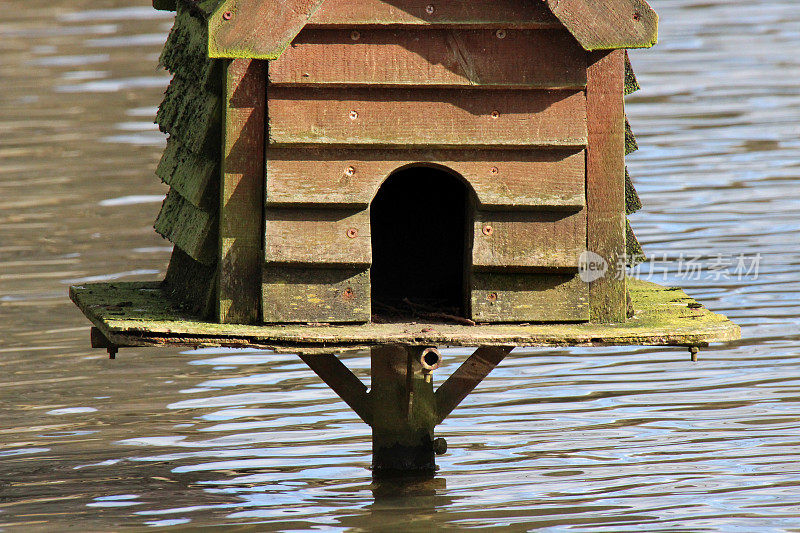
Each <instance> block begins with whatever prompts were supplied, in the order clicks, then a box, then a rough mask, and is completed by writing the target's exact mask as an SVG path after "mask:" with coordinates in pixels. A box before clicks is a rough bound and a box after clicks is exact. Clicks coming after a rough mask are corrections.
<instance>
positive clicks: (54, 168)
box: [0, 0, 800, 533]
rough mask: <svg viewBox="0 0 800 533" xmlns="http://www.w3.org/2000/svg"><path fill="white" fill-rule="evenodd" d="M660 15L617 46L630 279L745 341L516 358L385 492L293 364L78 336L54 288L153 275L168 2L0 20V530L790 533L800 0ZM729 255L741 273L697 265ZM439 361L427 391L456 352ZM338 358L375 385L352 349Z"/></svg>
mask: <svg viewBox="0 0 800 533" xmlns="http://www.w3.org/2000/svg"><path fill="white" fill-rule="evenodd" d="M652 4H653V6H654V7H655V8H656V9H657V10H658V11H659V13H660V15H661V21H662V26H661V32H660V33H661V43H660V44H659V46H658V47H657V48H656V49H654V50H652V51H634V52H632V53H631V58H632V61H633V65H634V68H635V69H636V71H637V74H638V77H639V81H640V83H641V85H642V86H643V90H642V91H640V92H638V93H636V94H634V95H631V96H629V97H628V104H629V105H628V109H627V111H628V116H629V119H630V121H631V123H632V126H633V129H634V132H636V134H637V137H638V141H639V145H640V146H641V150H640V151H639V152H637V153H635V154H633V155H632V156H630V158H629V161H628V164H629V167H630V171H631V174H632V176H633V177H634V181H635V183H636V185H637V188H638V190H639V193H640V195H641V196H642V200H643V202H644V205H645V207H644V209H643V210H642V211H641V212H639V213H637V214H635V215H633V216H632V217H631V220H632V223H633V226H634V228H635V230H636V232H637V235H638V236H639V238H640V240H641V241H642V243H643V245H644V247H645V250H646V252H648V254H649V255H650V257H651V259H653V261H651V262H650V263H649V264H647V265H645V266H643V267H642V270H641V271H640V275H642V276H643V277H647V276H651V275H652V276H653V280H654V281H658V282H660V283H667V284H675V285H680V286H683V287H685V288H686V289H687V290H688V291H689V292H690V293H691V294H692V295H693V296H695V297H697V298H698V299H700V300H701V301H703V302H704V303H705V304H706V305H707V306H708V307H710V308H712V309H714V310H716V311H719V312H722V313H725V314H727V315H729V316H730V317H731V318H733V319H734V320H735V321H736V322H737V323H739V324H741V325H742V326H743V337H744V339H743V340H742V341H741V342H738V343H734V344H731V345H728V346H725V347H712V348H709V349H707V350H703V351H702V352H701V354H700V355H701V360H700V362H699V363H697V364H691V363H690V362H689V358H688V354H686V353H684V352H683V351H679V350H664V349H661V348H650V347H640V348H615V349H551V350H516V351H514V352H513V353H512V354H511V355H510V356H509V357H508V359H507V360H506V361H504V363H503V364H502V365H501V366H500V367H499V368H498V369H497V370H496V371H495V372H494V373H493V374H491V376H490V377H489V378H488V379H487V380H486V381H485V382H484V383H483V384H482V385H481V386H480V387H479V388H478V390H477V391H476V392H475V393H474V394H473V395H471V396H469V397H468V398H467V400H466V401H465V402H464V403H463V404H462V406H461V407H459V409H458V410H456V411H455V412H454V413H453V415H452V417H451V418H449V419H448V420H446V421H445V423H444V424H443V425H442V426H441V427H440V428H439V434H440V435H441V436H443V437H445V438H447V440H448V443H449V451H448V453H447V454H446V455H444V456H442V457H440V458H438V465H439V467H440V470H439V472H438V475H437V477H436V478H435V479H433V480H429V481H408V482H404V483H400V482H396V483H389V484H373V483H372V480H371V473H370V470H369V464H370V461H371V442H370V436H369V432H368V428H367V427H366V426H365V425H364V424H363V423H361V422H360V420H359V419H358V417H357V416H356V415H355V414H354V413H353V412H352V411H350V410H349V409H348V408H347V407H346V406H345V405H344V403H342V402H341V401H340V400H338V399H337V398H336V397H335V396H334V394H333V393H332V392H331V391H330V390H329V389H328V388H327V387H326V386H325V385H323V384H322V383H321V382H320V381H319V380H318V379H317V378H316V377H315V376H314V375H313V374H312V373H311V371H310V370H308V369H307V368H306V367H305V366H304V365H303V364H302V363H301V362H300V361H299V360H298V359H297V358H296V357H293V356H289V355H276V354H273V353H270V352H266V351H259V350H230V349H211V348H206V349H201V350H196V351H180V350H177V349H172V350H170V349H162V350H155V349H152V350H148V349H130V350H124V351H123V352H121V353H120V355H119V357H118V359H117V360H116V361H110V360H108V359H106V356H105V353H104V352H102V351H92V350H90V349H89V348H88V328H89V324H88V323H87V322H86V321H85V319H84V318H83V317H82V315H81V314H80V313H79V312H78V311H77V310H76V309H75V308H74V307H73V306H72V304H71V303H70V302H69V301H68V299H67V297H66V288H67V286H68V285H70V284H80V283H89V282H93V281H108V280H117V279H124V280H125V281H129V280H140V279H141V280H154V279H160V278H161V277H163V274H164V270H165V268H166V265H167V262H168V260H169V253H170V247H169V244H168V243H167V242H166V241H164V240H162V239H161V238H160V237H158V236H157V235H156V234H155V233H154V231H153V229H152V224H153V220H154V219H155V217H156V214H157V212H158V209H159V207H160V202H161V199H162V198H163V196H164V193H165V187H164V186H163V185H162V184H160V183H159V180H158V179H157V178H156V177H155V176H154V169H155V166H156V164H157V163H158V160H159V158H160V153H161V151H162V150H163V146H164V138H163V136H162V135H161V134H160V133H158V131H157V128H156V126H155V125H154V124H153V116H154V114H155V109H156V107H157V105H158V103H159V101H160V99H161V98H162V95H163V91H164V89H165V87H166V85H167V83H168V82H169V76H168V75H167V74H165V73H164V72H163V71H161V70H159V69H158V68H156V63H157V58H158V54H159V51H160V47H161V45H162V43H163V40H164V38H165V36H166V32H167V31H168V30H169V27H170V25H171V19H170V18H169V14H167V13H164V12H157V11H154V10H153V9H151V8H150V5H149V2H147V1H145V0H137V1H135V2H120V1H118V0H93V1H91V2H90V1H88V0H71V1H69V2H67V1H64V0H48V1H47V2H45V1H44V0H29V1H27V2H26V5H25V9H23V10H16V16H15V17H14V18H11V19H9V18H7V19H5V20H4V21H3V22H0V27H2V33H3V39H2V41H0V56H2V58H3V60H2V61H1V62H0V79H2V80H3V81H2V83H3V91H2V92H0V122H2V126H3V128H2V130H3V133H2V137H0V402H1V403H2V405H3V408H2V412H3V424H2V425H0V530H3V531H5V530H8V531H12V530H43V531H58V530H64V529H67V528H73V529H74V528H78V529H81V530H91V531H95V530H117V529H120V528H124V527H138V528H141V527H154V528H158V527H173V526H175V527H176V528H181V527H195V526H201V525H236V524H258V525H257V526H256V528H257V529H259V530H286V531H304V530H312V529H314V530H320V529H322V530H328V531H361V530H370V529H386V530H398V531H430V530H433V529H436V528H454V529H458V528H487V527H492V528H495V529H505V530H508V531H524V530H531V529H536V530H539V531H546V532H550V531H553V532H554V531H592V532H619V531H647V532H656V531H665V532H666V531H669V532H674V531H692V532H695V531H720V532H748V533H749V532H754V531H759V532H761V531H786V532H788V531H798V527H800V467H798V464H800V439H799V438H798V435H799V434H800V433H799V432H798V430H800V424H798V420H800V278H799V277H798V274H797V272H798V269H799V268H800V253H798V251H797V245H796V241H797V235H798V234H800V159H799V158H798V153H799V152H800V89H798V80H800V59H798V54H797V51H798V50H799V49H800V31H798V28H800V10H798V9H797V5H796V3H795V2H793V1H790V0H782V1H774V2H766V1H765V0H762V1H755V2H753V1H745V0H733V1H723V0H711V1H706V2H692V1H689V0H654V1H653V2H652ZM742 254H744V256H745V257H747V258H749V259H752V258H754V257H756V256H759V257H760V263H759V269H758V275H757V276H756V275H755V273H754V272H751V273H750V275H748V276H745V277H743V278H742V279H739V278H738V277H737V276H733V275H729V271H724V272H722V273H720V272H719V271H717V272H716V273H715V272H714V271H711V270H708V267H709V265H710V264H712V263H713V262H714V261H715V260H719V259H720V256H722V258H723V259H727V258H735V257H739V256H742ZM759 254H760V255H759ZM689 257H698V258H699V261H700V263H701V264H702V265H703V266H704V267H706V268H705V269H704V270H703V272H702V273H701V275H700V276H699V277H697V278H694V277H687V276H686V275H685V271H682V265H684V264H685V260H686V259H688V258H689ZM651 265H652V268H653V269H654V270H653V272H652V274H651V272H650V271H649V270H648V269H649V268H651ZM729 266H730V265H729ZM444 354H445V366H444V368H442V369H441V371H440V372H438V373H437V374H436V380H437V382H441V381H442V380H443V379H445V378H446V376H448V375H449V374H450V373H451V372H453V371H454V370H455V368H457V366H458V364H459V363H460V361H461V360H463V358H464V356H465V355H466V352H465V351H463V350H460V349H447V350H444ZM343 360H344V362H345V363H346V364H347V365H348V367H350V368H351V369H353V371H354V372H355V373H356V374H357V375H358V376H359V377H360V378H361V379H362V380H364V382H365V383H368V381H369V357H368V356H367V355H366V354H363V353H357V354H346V355H344V356H343Z"/></svg>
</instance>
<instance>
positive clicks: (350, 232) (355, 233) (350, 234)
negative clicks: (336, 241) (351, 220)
mask: <svg viewBox="0 0 800 533" xmlns="http://www.w3.org/2000/svg"><path fill="white" fill-rule="evenodd" d="M347 236H348V237H349V238H351V239H355V238H356V237H358V230H357V229H356V228H350V229H349V230H347Z"/></svg>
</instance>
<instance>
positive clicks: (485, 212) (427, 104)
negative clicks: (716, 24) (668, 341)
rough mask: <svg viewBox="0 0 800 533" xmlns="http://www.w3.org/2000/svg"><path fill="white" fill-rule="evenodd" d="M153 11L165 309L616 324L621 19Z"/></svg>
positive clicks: (650, 18) (545, 12)
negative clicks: (166, 20) (162, 87)
mask: <svg viewBox="0 0 800 533" xmlns="http://www.w3.org/2000/svg"><path fill="white" fill-rule="evenodd" d="M156 3H157V4H158V5H159V7H162V8H165V7H166V8H169V9H177V18H176V22H175V27H174V29H173V30H172V33H171V35H170V37H169V40H168V42H167V45H166V48H165V50H164V54H163V56H162V63H163V64H164V66H165V67H166V68H168V69H169V71H170V72H172V73H173V75H174V79H173V82H172V84H171V85H170V88H169V90H168V91H167V95H166V99H165V100H164V103H163V104H162V105H161V108H160V109H159V113H158V119H157V121H158V124H159V125H160V127H161V129H162V130H163V131H164V132H166V133H168V134H169V143H168V147H167V151H166V153H165V155H164V158H163V160H162V162H161V164H160V166H159V168H158V174H159V176H160V177H161V178H162V179H163V180H164V181H165V182H166V183H168V184H169V185H170V187H171V190H170V192H169V194H168V196H167V199H166V201H165V203H164V207H163V210H162V212H161V214H160V216H159V218H158V221H157V223H156V229H157V230H158V231H159V233H161V234H162V235H163V236H164V237H166V238H168V239H169V240H170V241H172V242H173V243H174V245H175V252H174V255H173V258H172V263H171V265H170V268H169V273H168V275H167V279H166V283H167V285H168V287H169V289H170V290H171V291H172V293H173V295H174V296H175V297H176V298H177V299H179V300H182V301H184V302H185V303H186V304H189V305H191V306H192V307H194V308H195V309H197V310H198V311H202V312H203V313H204V314H206V315H208V316H209V317H212V318H215V319H218V320H219V321H221V322H224V323H250V324H255V323H353V322H354V323H366V322H370V321H371V320H372V319H373V316H376V317H378V316H381V315H388V316H390V317H392V316H396V315H402V314H403V313H411V314H412V315H413V314H414V313H415V312H422V314H425V313H426V312H427V313H434V314H438V315H450V316H458V317H463V318H465V319H470V320H473V321H475V322H482V323H497V322H500V323H507V322H589V321H591V322H595V323H605V322H622V321H624V319H625V313H626V286H625V276H624V273H623V272H621V271H620V269H624V258H625V257H626V247H627V249H631V248H635V247H636V246H637V245H636V244H635V238H634V237H633V234H632V233H631V232H630V231H628V232H626V219H625V215H626V207H627V208H628V211H631V210H632V209H633V206H635V204H636V202H637V198H636V195H635V192H634V191H633V188H632V186H631V185H630V182H629V180H628V181H627V182H626V171H625V160H624V157H625V154H626V133H628V137H627V138H628V141H629V142H628V145H627V146H629V147H630V145H631V144H632V136H631V135H630V133H629V130H627V131H626V120H625V110H624V101H623V98H624V95H625V93H626V92H630V91H632V90H633V89H634V88H635V79H634V78H633V77H632V73H631V72H630V68H629V65H628V64H627V61H626V52H625V50H624V49H626V48H641V47H649V46H651V45H652V44H653V43H654V42H655V40H656V29H657V17H656V15H655V13H654V12H653V11H652V10H651V9H650V8H649V6H648V5H647V4H646V3H645V2H643V1H640V0H635V1H633V0H615V1H608V2H589V1H564V0H562V1H560V2H559V1H556V0H552V1H550V2H543V1H540V0H500V1H492V2H483V1H477V2H476V1H474V0H442V1H441V2H436V1H435V0H430V1H416V0H325V1H322V0H284V1H280V2H278V1H268V0H235V1H234V0H227V1H222V2H213V1H205V2H193V1H186V2H183V1H180V2H177V3H176V2H171V3H170V2H156ZM626 74H627V77H626ZM626 82H627V84H626ZM626 186H627V187H626ZM626 190H627V191H628V195H627V203H626ZM626 239H627V240H628V244H627V245H626ZM586 251H591V252H594V253H596V254H598V255H599V256H601V257H602V258H603V259H604V260H605V262H606V264H607V265H608V267H609V270H608V271H607V273H606V275H605V276H603V277H602V278H600V279H597V280H593V281H592V282H591V283H587V282H586V281H585V279H581V276H580V275H579V266H580V265H579V262H580V259H581V256H582V254H583V253H584V252H586Z"/></svg>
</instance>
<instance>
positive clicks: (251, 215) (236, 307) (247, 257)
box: [216, 59, 267, 324]
mask: <svg viewBox="0 0 800 533" xmlns="http://www.w3.org/2000/svg"><path fill="white" fill-rule="evenodd" d="M266 84H267V62H266V61H263V60H257V59H234V60H231V61H229V62H227V66H226V74H225V83H224V91H225V93H224V100H223V121H224V127H223V139H222V150H223V153H222V155H223V157H222V168H221V186H220V215H219V216H220V218H219V271H218V281H217V309H216V311H217V318H218V319H219V321H220V322H221V323H238V324H254V323H257V322H258V320H259V314H260V301H261V298H260V293H261V275H262V264H263V262H264V257H263V255H264V254H263V251H262V248H263V245H262V243H263V229H262V228H263V224H264V216H263V211H264V195H265V186H264V180H265V172H264V167H265V160H264V157H265V134H266V124H265V122H266V96H267V89H266Z"/></svg>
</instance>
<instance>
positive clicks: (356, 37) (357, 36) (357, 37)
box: [350, 31, 361, 41]
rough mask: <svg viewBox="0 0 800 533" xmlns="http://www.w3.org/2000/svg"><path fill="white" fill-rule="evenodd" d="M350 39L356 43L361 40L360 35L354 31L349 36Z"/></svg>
mask: <svg viewBox="0 0 800 533" xmlns="http://www.w3.org/2000/svg"><path fill="white" fill-rule="evenodd" d="M350 38H351V39H353V40H354V41H357V40H359V39H361V33H359V32H357V31H354V32H353V33H351V34H350Z"/></svg>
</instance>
